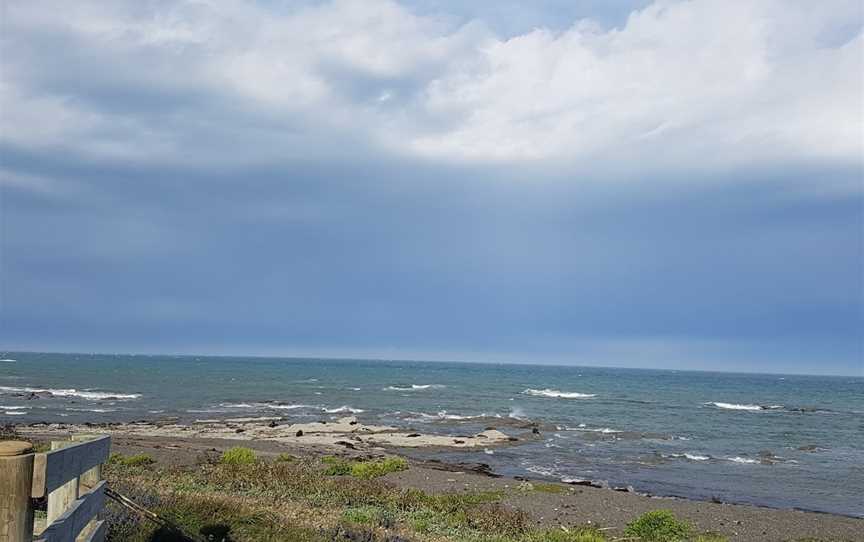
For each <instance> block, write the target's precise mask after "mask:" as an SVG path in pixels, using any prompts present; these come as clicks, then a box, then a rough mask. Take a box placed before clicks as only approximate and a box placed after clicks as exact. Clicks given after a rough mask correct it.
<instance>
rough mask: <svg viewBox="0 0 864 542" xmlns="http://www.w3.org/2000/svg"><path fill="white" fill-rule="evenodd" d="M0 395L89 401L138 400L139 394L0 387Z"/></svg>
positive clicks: (71, 389)
mask: <svg viewBox="0 0 864 542" xmlns="http://www.w3.org/2000/svg"><path fill="white" fill-rule="evenodd" d="M0 393H50V394H51V395H53V396H55V397H80V398H82V399H89V400H91V401H99V400H103V399H139V398H141V394H140V393H114V392H107V391H82V390H76V389H74V388H68V389H64V388H26V387H25V388H16V387H12V386H0Z"/></svg>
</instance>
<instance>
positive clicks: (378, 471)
mask: <svg viewBox="0 0 864 542" xmlns="http://www.w3.org/2000/svg"><path fill="white" fill-rule="evenodd" d="M321 461H322V462H323V463H324V464H325V465H327V468H326V469H325V470H324V474H326V475H328V476H347V475H351V476H353V477H355V478H360V479H361V480H371V479H372V478H378V477H379V476H384V475H385V474H388V473H390V472H397V471H400V470H405V469H407V468H408V462H407V461H405V460H404V459H402V458H401V457H385V458H383V459H376V460H373V461H346V460H343V459H339V458H338V457H333V456H324V457H323V458H321Z"/></svg>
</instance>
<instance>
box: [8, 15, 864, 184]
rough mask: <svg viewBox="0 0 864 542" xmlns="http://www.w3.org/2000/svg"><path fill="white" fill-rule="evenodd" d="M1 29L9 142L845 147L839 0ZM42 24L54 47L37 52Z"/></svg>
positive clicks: (143, 19) (116, 19) (483, 158)
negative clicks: (454, 21) (509, 31)
mask: <svg viewBox="0 0 864 542" xmlns="http://www.w3.org/2000/svg"><path fill="white" fill-rule="evenodd" d="M58 6H62V9H58ZM7 32H8V35H7V38H6V39H5V40H4V43H3V48H4V50H5V51H4V64H6V66H5V67H6V69H4V70H3V74H2V77H3V81H2V87H0V88H2V93H0V113H2V119H3V124H4V125H5V126H6V128H4V129H3V130H2V134H0V137H2V141H4V142H5V143H7V144H11V145H13V146H18V147H24V148H28V149H29V148H34V147H35V148H39V147H42V148H52V149H62V150H64V151H71V152H75V153H82V154H85V155H87V156H89V157H95V158H104V159H114V160H116V159H123V160H130V159H138V160H151V161H152V160H157V161H160V162H182V163H189V164H193V165H199V166H206V165H210V164H213V163H224V162H226V161H228V162H239V163H268V162H273V161H277V162H278V161H279V160H286V159H292V158H297V157H301V156H319V157H325V156H326V157H333V158H338V157H340V156H344V155H345V153H346V152H348V151H346V150H345V149H346V148H350V147H351V145H356V146H358V147H363V148H364V149H366V150H369V148H370V147H371V148H372V149H377V150H376V151H375V152H379V153H385V154H386V155H388V156H390V155H400V156H420V157H425V158H432V159H436V160H442V161H445V162H504V163H509V162H516V163H525V162H527V163H535V162H542V163H544V164H545V163H555V164H562V163H563V164H580V165H584V164H586V163H591V164H595V165H597V167H604V166H609V167H614V164H616V162H620V161H622V160H629V161H633V162H634V163H637V164H638V167H640V168H641V167H644V168H657V169H667V168H674V167H681V166H685V167H688V166H694V165H697V164H703V163H707V164H709V165H717V164H723V165H724V166H730V165H741V164H751V163H769V164H770V163H776V162H783V161H787V160H790V159H794V160H814V161H829V162H840V163H843V164H849V163H852V164H856V165H857V164H860V163H861V154H862V138H864V136H862V126H864V124H862V123H864V120H862V117H864V105H862V100H864V99H862V76H861V74H862V70H864V61H862V54H864V53H862V50H864V39H862V34H861V9H860V7H859V6H858V5H857V3H855V2H845V1H837V2H820V3H818V6H816V5H815V4H814V3H811V2H804V1H792V2H790V1H780V0H775V1H772V0H765V1H751V2H728V1H724V0H693V1H689V2H677V1H676V2H673V1H666V0H658V1H657V2H656V3H655V4H653V5H651V6H649V7H648V8H646V9H644V10H642V11H638V12H634V13H633V14H631V16H630V17H629V19H628V21H627V23H626V24H625V25H624V26H623V27H621V28H614V29H606V28H601V27H600V26H598V25H597V24H595V23H592V22H591V21H587V20H583V21H576V22H574V24H573V26H572V27H570V28H569V29H568V30H566V31H563V32H553V31H550V30H546V29H536V30H534V31H532V32H529V33H526V34H523V35H519V36H515V37H512V38H510V39H506V40H505V39H499V38H497V37H495V36H494V35H492V34H491V33H490V32H489V31H488V30H487V29H486V28H485V27H484V25H483V24H482V23H481V22H478V21H475V22H472V23H469V24H467V25H462V26H458V27H454V26H452V25H450V24H448V23H447V22H446V20H445V19H444V18H434V17H428V16H418V15H415V14H414V13H412V12H411V10H410V9H408V8H406V7H404V6H402V5H399V4H397V3H395V2H392V1H389V0H375V1H366V2H359V1H352V0H336V1H334V2H330V3H326V4H321V5H317V6H314V7H303V8H297V9H294V10H290V11H273V10H268V9H266V8H264V7H262V6H257V5H254V4H251V3H247V2H241V1H239V0H237V1H234V0H232V1H228V0H225V1H219V2H215V1H207V2H192V1H177V2H163V3H156V4H147V5H146V6H145V5H142V4H140V3H138V2H129V3H119V2H116V3H110V4H108V5H107V6H106V4H104V3H102V2H98V3H97V2H86V1H82V2H75V3H72V4H69V3H62V4H57V3H54V2H37V1H34V2H26V3H18V4H12V5H9V6H8V23H7ZM40 40H51V41H50V43H49V44H48V45H44V46H40V45H39V43H40ZM57 44H60V45H61V46H62V47H64V48H66V50H64V51H63V54H62V55H60V56H61V58H65V59H70V60H72V61H73V62H69V63H64V64H58V63H57V61H55V60H52V59H51V58H49V56H50V55H49V53H50V52H51V47H52V46H56V45H57ZM10 52H14V53H20V54H15V55H10V54H9V53H10ZM106 88H109V89H111V90H112V95H111V99H112V100H117V101H120V102H124V101H125V102H126V103H123V104H122V106H117V104H113V106H112V104H107V103H105V99H104V98H103V97H102V96H100V95H99V92H100V91H102V90H104V89H106ZM142 95H145V96H149V97H150V98H151V99H150V100H146V99H145V100H140V97H141V96H142ZM178 95H179V96H186V99H185V100H179V102H178V103H177V104H175V105H171V104H172V99H173V97H174V96H178ZM161 96H165V97H166V98H165V99H164V100H160V97H161ZM139 100H140V101H139ZM154 101H155V102H157V103H158V102H160V101H164V103H163V104H161V106H160V107H161V109H160V110H159V111H158V112H154V110H153V102H154ZM166 104H167V105H166ZM228 151H230V152H228ZM354 152H357V150H356V149H355V151H354Z"/></svg>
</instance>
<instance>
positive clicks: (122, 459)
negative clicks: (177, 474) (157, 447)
mask: <svg viewBox="0 0 864 542" xmlns="http://www.w3.org/2000/svg"><path fill="white" fill-rule="evenodd" d="M108 463H109V464H112V465H122V466H124V467H144V466H147V465H152V464H153V463H155V461H154V459H153V458H152V457H150V456H149V455H147V454H135V455H123V454H120V453H113V454H111V455H110V456H109V457H108Z"/></svg>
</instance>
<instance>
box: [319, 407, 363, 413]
mask: <svg viewBox="0 0 864 542" xmlns="http://www.w3.org/2000/svg"><path fill="white" fill-rule="evenodd" d="M321 410H323V411H324V412H326V413H327V414H346V413H350V414H360V413H361V412H366V411H365V410H363V409H361V408H351V407H350V406H347V405H344V406H341V407H339V408H323V409H321Z"/></svg>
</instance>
